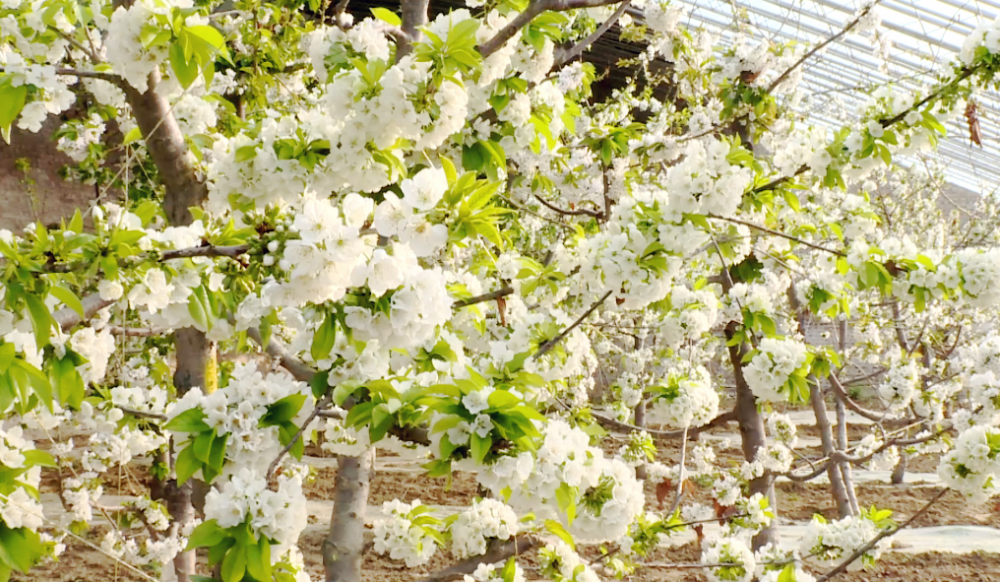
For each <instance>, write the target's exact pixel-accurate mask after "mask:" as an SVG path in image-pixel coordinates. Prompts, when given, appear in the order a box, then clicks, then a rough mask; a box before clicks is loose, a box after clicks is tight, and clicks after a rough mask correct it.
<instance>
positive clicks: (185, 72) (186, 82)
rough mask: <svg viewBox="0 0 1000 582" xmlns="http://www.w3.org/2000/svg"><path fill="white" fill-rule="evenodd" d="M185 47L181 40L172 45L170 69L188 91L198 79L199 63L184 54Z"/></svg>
mask: <svg viewBox="0 0 1000 582" xmlns="http://www.w3.org/2000/svg"><path fill="white" fill-rule="evenodd" d="M184 52H185V51H184V47H183V46H181V42H180V40H175V41H174V42H173V43H171V45H170V67H171V68H172V69H173V70H174V74H175V75H176V76H177V81H178V82H179V83H180V84H181V87H184V88H185V89H187V88H188V87H190V86H191V84H192V83H194V81H195V79H197V78H198V63H196V62H195V61H194V59H190V60H189V59H188V58H187V56H186V55H185V54H184Z"/></svg>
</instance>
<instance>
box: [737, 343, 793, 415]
mask: <svg viewBox="0 0 1000 582" xmlns="http://www.w3.org/2000/svg"><path fill="white" fill-rule="evenodd" d="M807 356H808V349H807V348H806V346H805V345H804V344H803V343H802V342H799V341H796V340H794V339H778V338H771V337H766V338H764V339H762V340H761V341H760V345H759V347H758V351H757V354H756V355H754V357H753V359H751V360H750V363H749V364H747V365H745V366H744V367H743V377H744V378H746V381H747V385H748V386H749V387H750V390H752V391H753V393H754V396H756V397H757V398H758V399H760V400H763V401H765V402H784V401H786V400H788V392H789V390H788V387H787V384H788V380H789V378H790V377H791V376H792V375H793V374H796V373H799V374H801V372H802V371H803V368H804V367H805V366H806V365H807V363H808V359H807Z"/></svg>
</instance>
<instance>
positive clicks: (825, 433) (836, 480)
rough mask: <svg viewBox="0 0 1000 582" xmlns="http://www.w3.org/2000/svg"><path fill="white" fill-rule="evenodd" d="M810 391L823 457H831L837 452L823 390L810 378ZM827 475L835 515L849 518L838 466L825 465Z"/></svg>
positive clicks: (849, 509)
mask: <svg viewBox="0 0 1000 582" xmlns="http://www.w3.org/2000/svg"><path fill="white" fill-rule="evenodd" d="M809 381H810V382H812V383H813V384H812V390H811V391H810V392H809V403H810V404H812V409H813V412H814V413H815V414H816V427H817V428H818V429H819V438H820V441H822V443H823V456H824V457H828V458H829V457H831V456H832V455H833V452H834V451H835V450H837V447H836V445H835V444H834V442H833V428H832V427H831V426H830V418H829V417H828V416H827V415H826V402H825V401H824V400H823V390H822V389H821V388H820V385H819V382H818V381H817V380H816V378H815V377H810V378H809ZM826 471H827V475H828V476H829V477H830V489H831V493H832V494H833V500H834V501H835V502H836V503H837V513H838V514H839V515H840V517H841V518H845V517H850V516H851V515H852V514H853V512H852V510H851V500H850V498H849V497H848V495H847V490H846V489H845V487H844V480H843V477H842V475H841V472H840V465H838V464H836V463H832V462H831V463H830V464H828V465H827V469H826Z"/></svg>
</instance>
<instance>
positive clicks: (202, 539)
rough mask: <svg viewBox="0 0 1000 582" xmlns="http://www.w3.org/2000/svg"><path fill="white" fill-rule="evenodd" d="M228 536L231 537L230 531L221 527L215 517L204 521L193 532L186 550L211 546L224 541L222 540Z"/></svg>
mask: <svg viewBox="0 0 1000 582" xmlns="http://www.w3.org/2000/svg"><path fill="white" fill-rule="evenodd" d="M227 537H229V533H228V532H226V530H224V529H222V528H221V527H219V523H218V522H217V521H215V520H214V519H212V520H209V521H204V522H202V523H201V524H199V525H198V527H196V528H194V531H192V532H191V537H189V538H188V543H187V547H186V548H185V550H193V549H195V548H204V547H211V546H214V545H217V544H220V543H222V540H224V539H226V538H227Z"/></svg>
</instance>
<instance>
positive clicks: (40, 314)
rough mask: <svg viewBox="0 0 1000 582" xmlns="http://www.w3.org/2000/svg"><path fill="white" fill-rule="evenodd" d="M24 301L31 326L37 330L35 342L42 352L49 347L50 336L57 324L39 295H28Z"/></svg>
mask: <svg viewBox="0 0 1000 582" xmlns="http://www.w3.org/2000/svg"><path fill="white" fill-rule="evenodd" d="M24 300H25V302H26V303H27V304H28V313H29V315H30V316H31V326H32V328H34V330H35V342H36V343H37V344H38V349H39V350H41V349H42V348H44V347H45V346H47V345H49V335H50V334H51V332H52V326H53V325H54V324H55V322H54V321H53V320H52V315H50V314H49V309H48V308H47V307H45V303H44V302H42V300H41V299H39V298H38V296H37V295H32V294H31V293H26V294H25V295H24Z"/></svg>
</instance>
